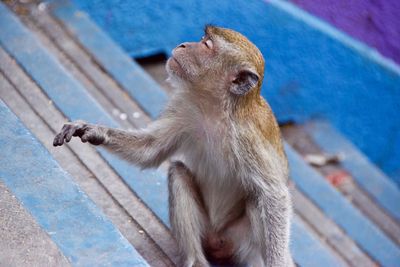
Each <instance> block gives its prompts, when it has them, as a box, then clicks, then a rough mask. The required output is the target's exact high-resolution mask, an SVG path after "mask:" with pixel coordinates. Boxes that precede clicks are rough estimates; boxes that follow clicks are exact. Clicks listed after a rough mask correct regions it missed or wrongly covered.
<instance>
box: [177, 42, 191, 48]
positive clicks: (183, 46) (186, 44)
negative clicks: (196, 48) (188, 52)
mask: <svg viewBox="0 0 400 267" xmlns="http://www.w3.org/2000/svg"><path fill="white" fill-rule="evenodd" d="M187 46H188V42H184V43H181V44H180V45H178V46H177V47H176V48H186V47H187Z"/></svg>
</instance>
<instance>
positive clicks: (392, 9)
mask: <svg viewBox="0 0 400 267" xmlns="http://www.w3.org/2000/svg"><path fill="white" fill-rule="evenodd" d="M291 2H293V3H296V5H298V6H300V7H301V8H303V9H305V10H307V11H308V12H311V13H312V14H315V15H317V16H318V17H321V18H322V19H324V20H326V21H328V22H330V23H332V24H333V25H335V26H336V27H338V28H339V29H342V30H344V31H345V32H347V33H349V34H350V35H351V36H353V37H355V38H357V39H359V40H361V41H363V42H365V43H367V44H368V45H370V46H372V47H375V48H377V49H378V50H379V52H380V53H382V54H383V55H385V56H386V57H388V58H392V59H394V60H395V61H396V62H397V63H400V41H399V40H400V16H399V10H400V1H398V0H374V1H365V0H352V1H347V0H339V1H337V0H336V1H333V0H291Z"/></svg>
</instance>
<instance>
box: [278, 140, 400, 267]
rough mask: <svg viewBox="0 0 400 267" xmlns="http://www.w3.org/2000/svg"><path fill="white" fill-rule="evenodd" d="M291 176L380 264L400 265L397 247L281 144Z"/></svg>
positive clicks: (302, 189)
mask: <svg viewBox="0 0 400 267" xmlns="http://www.w3.org/2000/svg"><path fill="white" fill-rule="evenodd" d="M285 150H286V154H287V157H288V159H289V166H290V171H291V178H292V180H293V181H294V182H295V184H296V185H297V187H298V188H299V189H300V190H301V191H302V192H304V193H305V194H306V195H307V196H308V197H309V198H310V199H311V200H312V201H313V202H314V203H315V204H316V205H317V206H319V208H320V209H321V210H322V211H323V212H324V213H325V215H327V216H328V217H330V218H331V219H332V220H333V221H334V222H335V223H336V224H337V225H339V226H340V227H341V228H342V229H343V230H344V231H345V232H346V234H347V235H348V236H349V237H351V238H352V239H353V240H354V241H355V242H356V243H357V244H358V245H359V246H360V247H361V248H362V249H363V250H364V251H366V252H367V253H368V254H369V255H370V256H371V257H372V258H373V259H374V260H376V261H377V262H379V263H380V264H381V265H382V266H400V249H399V248H398V247H397V246H396V244H394V243H393V242H392V241H391V240H390V239H389V238H388V237H387V236H386V235H385V234H384V233H383V232H382V231H381V230H380V229H379V228H378V227H377V226H376V225H375V224H373V223H372V222H371V221H370V220H369V219H368V218H366V217H365V216H364V215H363V214H362V213H361V212H360V211H359V210H357V209H356V208H355V207H354V206H352V205H351V203H350V202H349V201H348V200H347V199H346V198H345V197H344V196H343V195H342V194H341V193H340V192H338V191H337V190H336V189H335V188H334V187H332V185H331V184H329V183H328V182H327V181H326V180H325V179H324V177H322V176H321V175H320V174H319V173H317V172H316V171H315V170H314V169H312V167H310V166H309V165H308V164H307V163H305V162H304V161H303V160H302V158H301V156H300V155H299V154H297V152H295V151H294V149H292V148H291V147H290V146H289V145H287V144H285Z"/></svg>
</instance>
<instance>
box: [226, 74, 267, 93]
mask: <svg viewBox="0 0 400 267" xmlns="http://www.w3.org/2000/svg"><path fill="white" fill-rule="evenodd" d="M259 79H260V78H259V77H258V75H257V74H256V73H255V72H253V71H251V70H241V71H239V72H238V73H237V74H236V75H235V77H234V79H233V80H232V82H231V85H230V91H231V93H233V94H235V95H245V94H247V93H248V92H249V91H250V90H251V89H252V88H253V87H254V86H256V85H257V83H258V80H259Z"/></svg>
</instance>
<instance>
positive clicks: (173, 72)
mask: <svg viewBox="0 0 400 267" xmlns="http://www.w3.org/2000/svg"><path fill="white" fill-rule="evenodd" d="M165 69H166V71H167V74H168V78H167V82H169V83H170V84H171V85H172V86H174V87H177V86H181V85H182V84H183V83H185V82H186V79H185V75H184V71H183V69H182V67H181V66H180V64H179V63H178V62H177V61H176V59H174V58H173V57H170V58H169V59H168V61H167V64H166V66H165Z"/></svg>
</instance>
